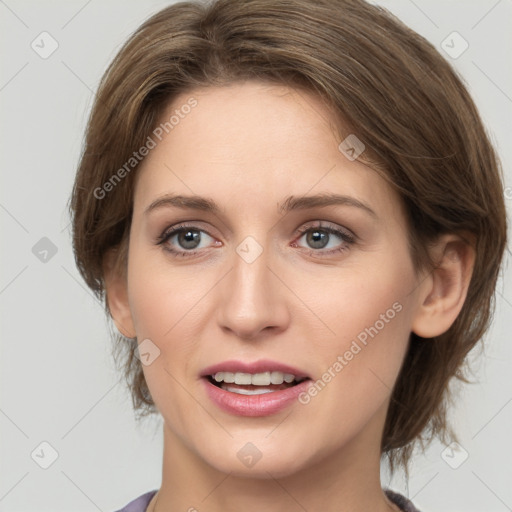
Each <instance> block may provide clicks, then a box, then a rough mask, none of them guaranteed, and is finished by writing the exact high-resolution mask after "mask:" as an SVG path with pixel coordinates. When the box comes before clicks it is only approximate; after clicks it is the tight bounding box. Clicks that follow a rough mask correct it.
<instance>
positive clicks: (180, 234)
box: [157, 225, 220, 256]
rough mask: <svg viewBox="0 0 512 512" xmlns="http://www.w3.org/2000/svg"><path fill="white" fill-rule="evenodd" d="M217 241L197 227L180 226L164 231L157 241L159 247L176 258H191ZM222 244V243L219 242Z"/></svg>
mask: <svg viewBox="0 0 512 512" xmlns="http://www.w3.org/2000/svg"><path fill="white" fill-rule="evenodd" d="M212 240H213V241H215V239H214V238H213V237H211V236H210V235H209V234H208V233H207V232H206V231H204V230H203V229H200V228H198V227H197V226H187V225H179V226H174V227H172V228H170V229H167V230H166V231H164V232H163V233H162V234H161V235H160V236H159V237H158V239H157V245H163V246H164V249H165V250H166V251H168V252H170V253H172V254H174V255H176V256H191V255H193V254H196V252H197V251H198V250H199V249H204V248H205V247H208V246H209V245H211V243H212V242H211V241H212ZM219 243H220V242H219Z"/></svg>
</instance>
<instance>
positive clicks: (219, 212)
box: [71, 0, 506, 512]
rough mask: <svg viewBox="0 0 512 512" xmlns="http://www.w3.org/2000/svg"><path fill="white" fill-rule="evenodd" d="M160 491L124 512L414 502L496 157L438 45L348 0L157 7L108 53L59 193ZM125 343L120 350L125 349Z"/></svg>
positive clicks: (491, 234) (499, 218)
mask: <svg viewBox="0 0 512 512" xmlns="http://www.w3.org/2000/svg"><path fill="white" fill-rule="evenodd" d="M71 212H72V215H73V228H74V239H73V240H74V250H75V255H76V260H77V265H78V268H79V270H80V272H81V273H82V276H83V277H84V279H85V281H86V282H87V284H88V285H89V287H90V288H91V289H92V290H93V291H94V292H95V293H97V294H98V296H99V297H101V298H102V300H104V301H105V305H106V310H107V312H108V314H109V315H110V316H111V317H112V319H113V321H114V323H115V325H116V327H117V329H118V330H119V332H120V336H119V340H118V343H120V346H121V347H124V350H125V353H124V355H123V357H124V360H125V364H126V377H127V379H128V381H129V383H130V387H131V391H132V396H133V402H134V407H135V409H136V410H137V411H139V412H140V414H141V415H143V414H149V413H154V412H159V413H160V414H161V415H162V416H163V419H164V458H163V473H162V485H161V488H160V489H159V490H158V492H157V491H156V490H153V491H151V492H148V493H146V494H144V495H143V496H141V497H139V498H138V499H136V500H134V501H133V502H131V503H130V504H129V505H127V506H126V507H125V508H123V511H125V512H131V511H143V510H147V511H149V512H155V511H156V512H162V511H169V510H211V511H221V510H222V511H226V510H235V509H240V508H242V509H244V510H254V511H256V510H258V511H259V510H270V511H276V512H277V511H282V510H304V509H305V510H319V509H320V508H322V510H328V511H329V510H333V511H334V510H336V511H339V510H347V511H348V510H350V511H352V512H357V511H363V510H364V511H367V510H375V511H382V512H383V511H390V510H395V511H396V510H405V511H409V512H412V511H415V510H416V508H415V507H414V505H413V504H412V503H411V502H410V501H408V500H407V499H406V498H404V497H403V496H400V495H398V494H396V493H394V492H392V491H391V490H389V489H384V490H383V489H382V488H381V483H380V461H381V459H382V458H383V457H384V458H387V460H388V461H389V462H390V464H391V468H392V469H393V468H395V467H396V466H397V465H401V466H403V467H405V468H407V463H408V461H409V458H410V455H411V451H412V448H413V447H414V445H415V443H416V442H417V441H419V440H429V439H431V438H432V437H434V436H438V437H440V438H441V439H443V440H445V439H447V438H448V437H450V436H451V431H450V429H449V426H448V425H447V422H446V411H445V403H446V398H447V395H448V384H449V382H450V381H451V379H452V378H453V377H456V378H459V379H463V374H462V373H461V367H462V364H463V362H464V360H465V357H466V355H467V353H468V352H469V351H470V350H471V348H472V347H473V346H474V345H475V344H476V343H477V342H478V341H479V340H480V338H481V337H482V335H483V333H484V332H485V330H486V329H487V327H488V324H489V321H490V315H491V305H492V297H493V293H494V288H495V284H496V278H497V275H498V271H499V268H500V262H501V258H502V254H503V250H504V247H505V244H506V217H505V208H504V201H503V186H502V184H501V179H500V173H499V163H498V160H497V157H496V155H495V153H494V150H493V148H492V146H491V144H490V142H489V140H488V138H487V135H486V133H485V130H484V128H483V126H482V123H481V120H480V118H479V115H478V113H477V111H476V109H475V106H474V104H473V102H472V100H471V99H470V97H469V95H468V93H467V91H466V89H465V88H464V86H463V85H462V83H461V81H460V80H459V79H458V77H457V75H456V74H455V73H454V72H453V70H452V69H451V67H450V66H449V65H448V64H447V63H446V62H445V61H444V60H443V58H442V57H441V56H440V55H439V54H438V53H437V51H436V50H435V49H434V48H433V47H432V46H431V45H430V44H429V43H428V42H426V41H425V40H424V39H423V38H421V37H420V36H419V35H417V34H416V33H414V32H412V31H411V30H410V29H408V28H407V27H405V26H404V25H402V24H401V23H400V22H399V21H398V20H396V19H395V18H393V17H392V16H391V15H389V14H388V13H387V12H386V11H385V10H383V9H380V8H378V7H375V6H372V5H369V4H367V3H365V2H363V1H361V0H322V1H320V2H311V1H309V0H277V1H275V0H247V1H240V0H220V1H217V2H213V3H211V4H208V5H207V4H204V3H193V2H184V3H180V4H175V5H172V6H170V7H168V8H166V9H164V10H163V11H161V12H159V13H157V14H156V15H155V16H153V17H152V18H151V19H149V20H148V21H147V22H146V23H144V24H143V25H142V26H141V27H140V28H139V29H138V30H137V32H136V33H135V34H134V35H133V36H132V37H131V38H130V40H129V41H128V42H127V43H126V44H125V46H124V47H123V48H122V49H121V51H120V52H119V54H118V55H117V56H116V57H115V59H114V61H113V63H112V64H111V66H110V67H109V69H108V70H107V72H106V74H105V76H104V78H103V80H102V83H101V85H100V89H99V91H98V94H97V97H96V103H95V106H94V108H93V111H92V114H91V118H90V120H89V125H88V129H87V138H86V146H85V149H84V153H83V156H82V159H81V162H80V167H79V169H78V173H77V177H76V182H75V187H74V190H73V196H72V201H71ZM120 350H123V349H120Z"/></svg>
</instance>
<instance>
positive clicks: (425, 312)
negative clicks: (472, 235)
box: [412, 234, 475, 338]
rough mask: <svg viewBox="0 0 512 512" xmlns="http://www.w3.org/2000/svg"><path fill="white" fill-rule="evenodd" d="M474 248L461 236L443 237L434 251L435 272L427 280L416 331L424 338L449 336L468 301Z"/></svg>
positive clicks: (415, 322)
mask: <svg viewBox="0 0 512 512" xmlns="http://www.w3.org/2000/svg"><path fill="white" fill-rule="evenodd" d="M473 247H474V246H473V245H472V244H470V243H469V242H468V241H467V240H466V239H465V238H464V239H463V238H462V237H460V236H457V235H453V234H450V235H444V236H442V237H440V239H439V240H438V242H437V243H436V246H435V247H434V252H435V259H434V260H435V261H436V262H437V264H436V266H435V268H434V269H432V270H431V271H430V273H429V275H428V276H427V277H426V278H425V279H424V281H423V283H422V285H421V290H420V303H419V305H418V308H417V311H416V314H415V316H414V319H413V324H412V331H413V332H414V333H415V334H417V335H418V336H421V337H422V338H433V337H435V336H439V335H441V334H443V333H444V332H446V331H447V330H448V329H449V328H450V327H451V325H452V324H453V322H454V321H455V319H456V318H457V316H458V314H459V313H460V311H461V309H462V306H463V305H464V301H465V300H466V295H467V291H468V288H469V283H470V281H471V275H472V272H473V266H474V262H475V251H474V248H473Z"/></svg>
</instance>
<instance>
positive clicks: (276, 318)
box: [217, 249, 291, 340]
mask: <svg viewBox="0 0 512 512" xmlns="http://www.w3.org/2000/svg"><path fill="white" fill-rule="evenodd" d="M240 254H242V255H243V253H240ZM240 254H238V253H236V252H235V254H234V255H233V267H232V269H231V271H230V272H229V273H228V275H227V276H226V278H225V279H223V280H222V287H221V289H220V290H219V291H220V294H219V296H218V299H219V304H218V309H217V311H218V316H217V319H218V323H219V326H220V327H221V329H222V330H224V331H226V332H230V333H232V334H234V335H236V336H237V337H239V338H241V339H246V340H255V339H257V338H261V337H264V336H266V335H268V334H269V333H273V334H277V333H280V332H282V331H284V330H286V329H287V327H288V325H289V323H290V318H291V315H290V310H289V304H288V303H287V299H288V298H289V296H290V291H289V290H288V289H287V287H286V285H285V284H284V281H285V279H284V276H280V275H279V273H280V272H279V270H278V266H277V265H276V264H273V259H272V258H271V255H270V251H269V250H267V249H264V250H263V252H262V253H261V254H260V255H259V256H258V257H257V258H256V259H255V260H254V261H251V260H250V259H244V257H243V256H240Z"/></svg>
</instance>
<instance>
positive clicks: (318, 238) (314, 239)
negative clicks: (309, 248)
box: [308, 231, 329, 249]
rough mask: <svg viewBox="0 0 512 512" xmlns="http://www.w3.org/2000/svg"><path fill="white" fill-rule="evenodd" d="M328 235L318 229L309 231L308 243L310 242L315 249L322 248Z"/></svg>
mask: <svg viewBox="0 0 512 512" xmlns="http://www.w3.org/2000/svg"><path fill="white" fill-rule="evenodd" d="M328 238H329V237H328V235H327V234H326V233H322V232H320V231H310V232H309V233H308V243H309V244H312V245H313V246H314V248H315V249H322V248H323V247H325V246H326V245H327V242H328Z"/></svg>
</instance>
